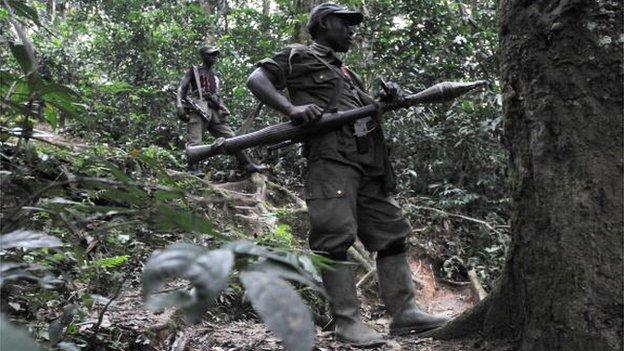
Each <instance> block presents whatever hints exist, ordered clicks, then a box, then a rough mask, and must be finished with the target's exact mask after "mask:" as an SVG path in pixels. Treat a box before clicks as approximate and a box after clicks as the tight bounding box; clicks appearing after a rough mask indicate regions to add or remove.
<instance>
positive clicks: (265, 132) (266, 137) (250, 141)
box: [186, 80, 486, 164]
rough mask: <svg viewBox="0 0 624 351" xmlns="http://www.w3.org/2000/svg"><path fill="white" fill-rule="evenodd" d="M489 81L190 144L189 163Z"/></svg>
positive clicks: (443, 86) (439, 87)
mask: <svg viewBox="0 0 624 351" xmlns="http://www.w3.org/2000/svg"><path fill="white" fill-rule="evenodd" d="M485 84H486V81H483V80H480V81H477V82H472V83H459V82H442V83H438V84H436V85H434V86H432V87H429V88H427V89H425V90H423V91H421V92H419V93H416V94H413V95H408V96H405V97H402V98H399V99H395V100H393V101H390V102H376V103H373V104H370V105H366V106H362V107H358V108H354V109H352V110H348V111H339V112H333V113H325V114H323V115H322V116H321V119H320V120H318V121H317V122H316V123H314V124H313V125H306V126H304V125H294V124H292V123H291V122H284V123H279V124H276V125H273V126H269V127H266V128H263V129H260V130H258V131H255V132H251V133H248V134H242V135H238V136H235V137H232V138H228V139H224V138H219V139H217V140H216V141H215V142H214V143H212V144H208V145H197V146H188V147H187V148H186V154H187V156H188V160H189V163H191V164H193V163H196V162H199V161H201V160H203V159H206V158H209V157H212V156H215V155H219V154H233V153H235V152H237V151H240V150H243V149H247V148H250V147H254V146H260V145H275V144H280V143H282V142H284V141H290V142H291V143H294V142H300V141H305V140H306V139H309V138H310V136H313V135H318V134H321V133H326V132H328V131H331V130H334V129H337V128H339V127H341V126H343V125H345V124H347V123H351V122H354V121H356V120H359V119H362V118H367V117H374V116H376V115H378V114H380V113H384V112H387V111H393V110H398V109H400V108H407V107H411V106H414V105H416V104H421V103H438V102H445V101H449V100H452V99H454V98H456V97H458V96H460V95H462V94H464V93H466V92H468V91H470V90H473V89H476V88H478V87H481V86H483V85H485Z"/></svg>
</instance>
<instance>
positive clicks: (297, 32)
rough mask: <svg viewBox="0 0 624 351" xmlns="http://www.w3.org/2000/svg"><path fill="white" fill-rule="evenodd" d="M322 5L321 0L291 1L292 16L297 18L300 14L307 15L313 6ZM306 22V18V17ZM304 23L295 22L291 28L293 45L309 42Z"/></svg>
mask: <svg viewBox="0 0 624 351" xmlns="http://www.w3.org/2000/svg"><path fill="white" fill-rule="evenodd" d="M321 3H323V1H321V0H294V1H293V3H292V4H293V5H292V6H293V14H294V16H299V15H300V14H302V13H305V14H309V13H310V10H312V8H314V6H316V5H319V4H321ZM306 20H307V17H306ZM306 24H307V22H306V21H301V20H298V19H297V20H295V24H294V27H293V37H292V42H293V43H301V44H306V43H307V42H308V41H309V40H310V34H308V31H307V29H306Z"/></svg>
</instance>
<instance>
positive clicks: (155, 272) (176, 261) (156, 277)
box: [143, 243, 207, 295]
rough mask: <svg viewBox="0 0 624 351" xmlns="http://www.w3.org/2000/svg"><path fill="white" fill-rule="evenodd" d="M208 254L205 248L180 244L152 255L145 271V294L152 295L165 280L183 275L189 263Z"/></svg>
mask: <svg viewBox="0 0 624 351" xmlns="http://www.w3.org/2000/svg"><path fill="white" fill-rule="evenodd" d="M206 252H207V250H206V249H204V248H203V247H199V246H196V245H191V244H184V243H178V244H174V245H171V246H169V247H168V248H167V249H165V250H163V251H160V252H156V253H154V254H152V257H150V259H149V261H147V264H146V265H145V269H144V270H143V294H144V295H148V294H151V293H152V292H154V290H156V289H158V287H159V286H161V285H162V284H163V283H164V282H165V280H167V279H169V278H171V277H175V276H178V275H181V274H182V272H183V271H184V269H185V268H186V266H187V265H188V263H189V262H191V261H193V260H194V259H195V258H196V257H197V256H199V255H201V254H203V253H206Z"/></svg>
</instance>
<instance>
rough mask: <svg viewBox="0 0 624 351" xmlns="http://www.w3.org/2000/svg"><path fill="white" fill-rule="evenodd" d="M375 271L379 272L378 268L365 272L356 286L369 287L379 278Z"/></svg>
mask: <svg viewBox="0 0 624 351" xmlns="http://www.w3.org/2000/svg"><path fill="white" fill-rule="evenodd" d="M375 273H377V269H371V270H370V271H368V272H366V274H364V276H363V277H362V279H360V281H358V282H357V284H356V285H355V286H356V287H358V288H363V287H367V286H368V285H369V284H372V283H374V282H375V281H376V280H377V279H376V276H375Z"/></svg>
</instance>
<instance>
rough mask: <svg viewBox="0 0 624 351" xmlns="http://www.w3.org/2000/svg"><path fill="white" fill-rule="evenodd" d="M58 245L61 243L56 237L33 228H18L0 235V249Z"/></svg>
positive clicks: (61, 244)
mask: <svg viewBox="0 0 624 351" xmlns="http://www.w3.org/2000/svg"><path fill="white" fill-rule="evenodd" d="M59 246H63V243H62V242H61V241H60V240H59V239H58V238H57V237H54V236H51V235H47V234H44V233H42V232H38V231H33V230H23V229H20V230H16V231H14V232H11V233H8V234H4V235H0V250H6V249H11V248H16V247H21V248H25V249H33V248H40V247H59Z"/></svg>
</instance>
